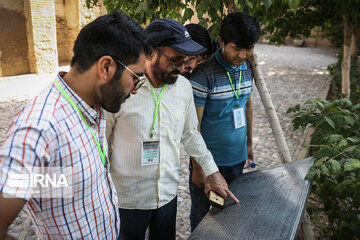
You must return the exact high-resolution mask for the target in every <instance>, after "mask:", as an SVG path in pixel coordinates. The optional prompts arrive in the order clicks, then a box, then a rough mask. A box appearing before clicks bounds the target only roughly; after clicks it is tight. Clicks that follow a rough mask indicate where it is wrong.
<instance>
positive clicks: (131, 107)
mask: <svg viewBox="0 0 360 240" xmlns="http://www.w3.org/2000/svg"><path fill="white" fill-rule="evenodd" d="M160 89H161V88H157V89H155V90H156V92H157V94H159V92H160V91H159V90H160ZM154 111H155V100H154V96H153V91H152V87H151V84H150V82H149V81H148V80H146V82H145V84H144V85H143V86H142V87H141V88H140V89H139V90H138V93H137V94H136V95H135V96H132V97H131V98H129V99H128V100H127V101H126V103H125V104H123V105H122V106H121V110H120V112H118V113H116V114H110V113H107V125H106V135H107V138H108V140H109V142H110V141H111V144H112V146H113V152H112V156H111V170H110V171H111V176H112V179H113V182H114V184H115V188H116V190H117V193H118V197H119V206H120V208H125V209H156V208H159V207H162V206H163V205H165V204H167V203H168V202H170V201H171V200H172V199H173V198H174V197H175V196H176V195H177V188H178V184H179V174H178V170H179V168H180V143H183V144H184V147H185V151H186V152H187V153H188V154H189V155H190V156H192V157H194V159H195V160H196V161H197V162H198V163H199V165H200V166H201V167H202V169H203V170H204V172H205V175H206V176H208V175H210V174H212V173H214V172H216V171H218V168H217V166H216V164H215V162H214V160H213V157H212V155H211V153H210V151H209V150H208V149H207V148H206V145H205V142H204V140H203V138H202V136H201V135H200V133H199V132H198V131H197V125H198V120H197V115H196V110H195V105H194V99H193V92H192V87H191V84H190V82H189V81H188V80H187V79H186V78H184V77H182V76H180V75H179V77H178V79H177V81H176V83H175V84H167V85H166V87H165V90H164V92H163V94H162V98H161V101H160V104H159V115H158V118H157V121H156V125H155V134H154V136H153V139H155V140H160V156H159V164H156V165H147V166H141V152H142V141H143V140H150V132H151V128H152V123H153V115H154Z"/></svg>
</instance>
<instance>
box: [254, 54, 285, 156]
mask: <svg viewBox="0 0 360 240" xmlns="http://www.w3.org/2000/svg"><path fill="white" fill-rule="evenodd" d="M249 60H250V64H251V67H252V70H253V74H254V79H255V85H256V87H257V88H258V90H259V93H260V97H261V101H262V102H263V104H264V108H265V110H266V114H267V116H268V119H269V122H270V125H271V129H272V131H273V134H274V137H275V141H276V145H277V147H278V151H279V155H280V159H281V162H282V163H287V162H291V154H290V150H289V147H288V146H287V144H286V141H285V137H284V133H283V131H282V129H281V126H280V122H279V119H278V116H277V115H276V111H275V108H274V105H273V103H272V101H271V97H270V94H269V91H268V90H267V88H266V85H265V81H264V78H263V75H262V73H261V70H260V68H259V65H258V64H257V57H256V54H255V53H254V54H253V55H252V57H251V58H250V59H249Z"/></svg>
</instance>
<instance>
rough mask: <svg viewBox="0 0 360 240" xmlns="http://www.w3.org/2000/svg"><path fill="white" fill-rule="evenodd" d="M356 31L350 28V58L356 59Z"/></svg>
mask: <svg viewBox="0 0 360 240" xmlns="http://www.w3.org/2000/svg"><path fill="white" fill-rule="evenodd" d="M356 37H357V31H356V26H355V25H352V26H351V57H352V58H356V56H357V45H356Z"/></svg>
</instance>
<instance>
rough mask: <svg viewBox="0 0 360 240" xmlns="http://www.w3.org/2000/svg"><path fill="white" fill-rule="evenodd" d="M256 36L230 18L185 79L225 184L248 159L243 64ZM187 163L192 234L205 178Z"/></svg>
mask: <svg viewBox="0 0 360 240" xmlns="http://www.w3.org/2000/svg"><path fill="white" fill-rule="evenodd" d="M259 36H260V26H259V23H258V22H257V20H256V19H255V18H253V17H251V16H249V15H248V14H246V13H241V12H238V13H232V14H229V15H228V16H226V17H225V18H224V20H223V21H222V22H221V26H220V36H219V38H218V41H219V44H220V48H219V49H218V50H217V51H216V53H215V54H214V55H213V56H212V57H211V58H210V59H209V60H208V61H206V62H204V63H202V64H200V65H199V66H198V67H197V68H196V69H195V70H194V71H193V72H192V74H191V77H190V81H191V84H192V87H193V90H194V101H195V105H196V112H197V115H198V120H199V123H200V124H199V130H200V131H201V134H202V136H203V138H204V140H205V143H206V146H207V147H208V149H209V150H210V152H211V153H212V154H213V156H214V160H215V162H216V164H217V166H218V167H219V170H220V172H221V174H222V175H223V176H224V178H225V180H226V181H227V183H228V184H230V183H231V181H232V180H233V179H234V178H236V177H237V176H238V175H240V174H242V172H243V168H244V166H245V167H249V165H250V160H253V152H252V107H251V97H250V93H251V92H252V88H253V86H252V81H253V74H252V70H251V66H250V63H249V62H248V61H247V59H248V58H249V57H250V56H251V54H252V52H253V49H254V46H255V43H256V42H257V40H258V39H259ZM246 160H247V161H246ZM192 163H193V164H192V167H190V180H189V182H190V195H191V201H192V205H191V213H190V222H191V230H192V231H193V230H194V229H195V228H196V226H197V225H198V224H199V223H200V221H201V220H202V219H203V217H204V216H205V215H206V213H207V212H208V211H209V207H210V204H209V201H208V199H207V198H206V196H205V195H204V194H203V186H204V173H203V171H202V170H201V168H199V166H198V164H197V163H196V162H194V161H192Z"/></svg>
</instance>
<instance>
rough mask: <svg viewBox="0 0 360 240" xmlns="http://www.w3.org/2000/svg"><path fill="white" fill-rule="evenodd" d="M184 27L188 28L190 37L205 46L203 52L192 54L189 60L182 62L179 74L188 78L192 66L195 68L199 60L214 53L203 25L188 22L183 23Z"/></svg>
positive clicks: (201, 60)
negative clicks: (185, 62)
mask: <svg viewBox="0 0 360 240" xmlns="http://www.w3.org/2000/svg"><path fill="white" fill-rule="evenodd" d="M185 27H186V29H187V30H188V32H189V34H190V37H191V39H192V40H194V41H195V42H197V43H198V44H200V45H201V46H203V47H204V48H206V51H205V52H203V53H201V54H198V55H195V56H192V57H191V61H190V62H189V63H187V64H184V66H183V67H182V68H181V69H180V73H181V75H183V76H184V77H186V78H187V79H189V78H190V73H191V71H192V70H194V68H196V66H197V65H199V64H200V63H201V62H203V61H205V60H206V59H208V58H209V57H210V56H211V55H212V54H213V53H214V50H213V44H212V40H211V37H210V35H209V33H208V31H207V30H206V29H205V28H204V27H203V26H201V25H200V24H194V23H189V24H187V25H185Z"/></svg>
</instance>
